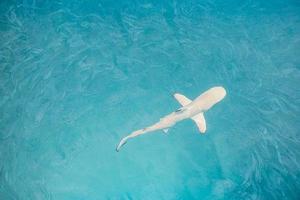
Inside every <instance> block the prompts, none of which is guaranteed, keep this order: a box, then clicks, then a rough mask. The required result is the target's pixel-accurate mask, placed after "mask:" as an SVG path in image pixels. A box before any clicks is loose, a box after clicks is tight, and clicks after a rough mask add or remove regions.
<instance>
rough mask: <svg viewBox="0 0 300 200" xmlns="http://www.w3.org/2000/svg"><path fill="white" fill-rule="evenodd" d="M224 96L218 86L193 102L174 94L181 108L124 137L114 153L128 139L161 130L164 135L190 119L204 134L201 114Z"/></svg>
mask: <svg viewBox="0 0 300 200" xmlns="http://www.w3.org/2000/svg"><path fill="white" fill-rule="evenodd" d="M225 96H226V90H225V89H224V88H223V87H220V86H219V87H212V88H210V89H209V90H207V91H205V92H204V93H202V94H201V95H200V96H198V97H197V98H196V99H195V100H194V101H192V100H190V99H188V98H187V97H185V96H184V95H182V94H179V93H175V94H174V97H175V99H176V100H177V101H178V102H179V103H180V104H181V105H182V107H181V108H179V109H177V110H176V111H174V112H172V113H170V114H168V115H166V116H165V117H163V118H161V119H160V121H159V122H157V123H155V124H153V125H152V126H149V127H146V128H143V129H140V130H137V131H134V132H132V133H131V134H130V135H128V136H126V137H124V138H123V139H122V140H121V141H120V143H119V145H118V146H117V148H116V151H119V150H120V148H121V147H122V146H123V145H124V144H125V143H126V142H127V140H128V139H130V138H134V137H136V136H139V135H142V134H145V133H149V132H153V131H157V130H163V131H164V132H165V133H166V132H168V129H169V128H170V127H172V126H174V125H175V124H176V123H177V122H179V121H182V120H184V119H188V118H190V119H192V120H193V121H194V122H195V123H196V125H197V127H198V129H199V131H200V133H205V131H206V122H205V118H204V114H203V113H204V112H206V111H207V110H209V109H210V108H211V107H212V106H214V105H215V104H216V103H218V102H220V101H221V100H222V99H224V97H225Z"/></svg>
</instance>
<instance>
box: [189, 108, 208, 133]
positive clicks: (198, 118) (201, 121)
mask: <svg viewBox="0 0 300 200" xmlns="http://www.w3.org/2000/svg"><path fill="white" fill-rule="evenodd" d="M191 119H192V120H193V121H194V122H195V123H196V125H197V127H198V129H199V131H200V133H205V131H206V122H205V118H204V115H203V113H199V114H198V115H195V116H194V117H192V118H191Z"/></svg>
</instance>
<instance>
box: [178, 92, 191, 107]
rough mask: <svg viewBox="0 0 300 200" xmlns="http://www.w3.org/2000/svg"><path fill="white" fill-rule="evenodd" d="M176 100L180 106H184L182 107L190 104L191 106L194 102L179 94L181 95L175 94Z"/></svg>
mask: <svg viewBox="0 0 300 200" xmlns="http://www.w3.org/2000/svg"><path fill="white" fill-rule="evenodd" d="M174 98H175V99H176V100H177V101H178V102H179V103H180V105H182V106H185V105H188V104H190V103H191V102H192V101H191V100H190V99H189V98H187V97H185V96H184V95H182V94H179V93H175V94H174Z"/></svg>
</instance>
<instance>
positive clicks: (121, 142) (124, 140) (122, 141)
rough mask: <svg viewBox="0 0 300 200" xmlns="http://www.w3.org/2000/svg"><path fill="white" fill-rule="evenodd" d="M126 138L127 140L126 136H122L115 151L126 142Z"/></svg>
mask: <svg viewBox="0 0 300 200" xmlns="http://www.w3.org/2000/svg"><path fill="white" fill-rule="evenodd" d="M127 140H128V138H127V137H124V138H123V139H122V140H121V141H120V143H119V145H118V146H117V148H116V151H117V152H119V151H120V148H121V147H122V146H123V145H125V144H126V142H127Z"/></svg>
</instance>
